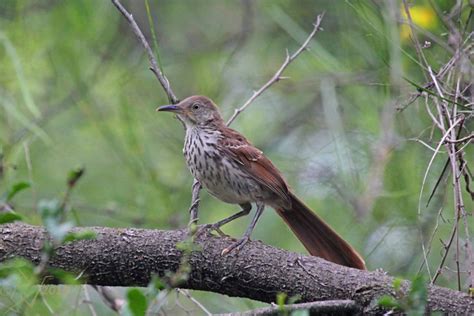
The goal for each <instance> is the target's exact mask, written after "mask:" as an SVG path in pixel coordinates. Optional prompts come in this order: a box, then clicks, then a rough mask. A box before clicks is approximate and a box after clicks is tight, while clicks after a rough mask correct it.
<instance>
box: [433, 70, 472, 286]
mask: <svg viewBox="0 0 474 316" xmlns="http://www.w3.org/2000/svg"><path fill="white" fill-rule="evenodd" d="M428 71H429V74H430V76H431V78H432V80H433V83H434V84H435V87H436V90H437V92H438V95H439V97H440V98H442V99H444V95H443V92H442V90H441V87H440V85H439V83H438V81H437V79H436V76H435V75H434V74H433V72H432V70H431V68H428ZM442 104H443V109H439V106H438V111H439V115H440V116H441V115H442V114H443V113H444V115H445V116H446V117H447V121H448V123H449V124H450V128H449V130H450V131H449V133H450V134H451V139H456V137H457V136H456V132H455V129H454V128H452V127H455V126H456V125H457V123H456V122H453V119H454V117H451V115H450V113H449V110H448V109H447V107H446V102H445V101H442ZM455 109H456V108H454V110H455ZM453 114H455V112H454V113H453ZM459 120H462V121H464V116H463V115H461V117H460V118H459V119H458V120H457V121H459ZM446 134H448V131H447V132H446ZM446 149H447V150H448V155H449V160H450V163H451V169H452V171H451V172H452V176H453V191H454V192H453V193H454V209H455V210H456V223H455V225H458V223H459V219H460V217H462V218H463V221H464V226H465V235H466V252H467V258H468V261H469V269H468V275H469V283H470V287H472V285H473V283H474V280H473V277H474V275H473V274H474V271H473V270H474V258H473V257H474V256H473V253H472V245H471V242H470V238H469V229H468V224H467V219H466V216H467V215H466V211H465V209H464V201H463V197H462V193H461V184H460V183H459V179H460V176H459V177H458V171H459V168H458V164H457V159H456V157H457V153H456V152H457V149H456V145H455V144H454V143H447V144H446ZM456 231H457V229H456ZM453 232H454V231H453ZM457 236H458V238H459V233H457ZM457 242H458V241H457ZM457 249H458V251H457V252H456V264H457V267H458V269H457V276H458V287H459V288H460V287H461V284H460V282H461V281H460V270H459V259H458V258H459V248H458V247H457ZM448 251H449V248H448V249H446V253H447V252H448ZM441 267H442V266H441V265H440V268H441ZM438 271H439V270H438Z"/></svg>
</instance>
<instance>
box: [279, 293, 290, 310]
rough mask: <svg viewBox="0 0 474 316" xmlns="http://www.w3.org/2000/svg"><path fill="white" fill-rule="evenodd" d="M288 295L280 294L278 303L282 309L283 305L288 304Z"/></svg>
mask: <svg viewBox="0 0 474 316" xmlns="http://www.w3.org/2000/svg"><path fill="white" fill-rule="evenodd" d="M287 297H288V295H287V294H286V293H278V294H277V297H276V303H277V305H278V306H279V307H280V308H283V305H285V303H286V298H287Z"/></svg>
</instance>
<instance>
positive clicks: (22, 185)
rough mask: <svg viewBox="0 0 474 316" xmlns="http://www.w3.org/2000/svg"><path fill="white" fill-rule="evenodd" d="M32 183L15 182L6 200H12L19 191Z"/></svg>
mask: <svg viewBox="0 0 474 316" xmlns="http://www.w3.org/2000/svg"><path fill="white" fill-rule="evenodd" d="M30 186H31V184H30V183H29V182H26V181H21V182H18V183H15V184H14V185H13V186H12V188H11V189H10V190H9V191H8V193H7V198H6V201H7V202H8V201H10V200H11V199H12V198H13V197H14V196H15V195H16V194H17V193H19V192H21V191H23V190H25V189H27V188H29V187H30Z"/></svg>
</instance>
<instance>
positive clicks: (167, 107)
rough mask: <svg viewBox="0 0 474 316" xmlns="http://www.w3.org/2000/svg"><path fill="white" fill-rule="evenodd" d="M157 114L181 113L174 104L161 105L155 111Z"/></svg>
mask: <svg viewBox="0 0 474 316" xmlns="http://www.w3.org/2000/svg"><path fill="white" fill-rule="evenodd" d="M156 111H157V112H181V108H180V107H179V106H177V105H176V104H170V105H163V106H160V107H159V108H157V109H156Z"/></svg>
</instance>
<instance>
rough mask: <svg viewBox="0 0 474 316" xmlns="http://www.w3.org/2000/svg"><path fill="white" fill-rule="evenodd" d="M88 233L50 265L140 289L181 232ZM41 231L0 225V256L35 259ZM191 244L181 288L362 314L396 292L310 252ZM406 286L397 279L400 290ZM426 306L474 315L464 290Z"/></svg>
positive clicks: (172, 266)
mask: <svg viewBox="0 0 474 316" xmlns="http://www.w3.org/2000/svg"><path fill="white" fill-rule="evenodd" d="M85 229H87V230H92V231H94V232H95V233H96V234H97V238H96V239H95V240H82V241H76V242H72V243H68V244H66V245H63V246H61V247H59V248H57V249H56V252H55V255H54V256H52V257H51V259H50V261H49V267H54V268H60V269H63V270H65V271H69V272H73V273H77V274H81V275H84V276H85V277H86V278H87V280H86V281H85V282H87V283H88V284H94V285H108V286H147V285H148V283H149V282H150V279H151V275H152V274H157V275H158V276H160V277H162V278H165V276H166V275H167V272H170V271H172V272H173V271H176V270H177V269H178V268H179V266H180V263H181V257H182V253H181V251H180V250H178V249H177V247H176V244H177V243H179V242H181V241H183V240H185V239H186V238H187V237H188V235H187V231H186V230H174V231H162V230H146V229H132V228H105V227H91V228H74V229H73V231H75V232H79V231H83V230H85ZM45 238H47V234H46V232H45V230H44V229H43V228H42V227H37V226H30V225H25V224H8V225H2V226H0V261H5V260H7V259H10V258H13V257H17V256H19V257H23V258H26V259H28V260H31V261H32V262H33V263H35V264H38V263H39V262H40V261H41V249H42V244H43V242H44V240H45ZM196 242H197V243H198V244H199V245H200V246H201V247H202V251H193V252H192V253H191V255H190V256H189V264H190V266H191V272H190V273H189V278H188V279H187V281H185V282H184V283H183V284H182V285H181V286H180V287H182V288H187V289H194V290H203V291H211V292H215V293H221V294H225V295H229V296H240V297H247V298H251V299H254V300H258V301H262V302H273V301H275V298H276V296H277V294H278V293H282V292H283V293H287V295H288V297H292V296H295V295H298V296H299V297H300V298H301V299H300V302H303V303H304V302H313V301H322V300H353V301H354V302H355V303H356V304H357V305H358V306H360V307H361V308H362V310H363V312H376V311H380V310H379V309H378V307H377V304H376V302H377V299H378V298H379V297H380V296H382V295H384V294H390V295H395V291H394V290H393V287H392V284H393V280H394V278H393V277H390V276H388V275H386V274H385V273H383V272H369V271H362V270H357V269H351V268H347V267H344V266H339V265H336V264H334V263H331V262H327V261H325V260H323V259H320V258H317V257H310V256H305V255H301V254H297V253H292V252H288V251H284V250H280V249H276V248H273V247H270V246H267V245H264V244H263V243H261V242H259V241H254V242H250V243H249V244H248V245H246V247H245V248H244V249H243V250H242V251H241V252H240V253H231V254H228V255H226V256H221V251H222V249H224V248H225V247H227V246H229V245H230V244H231V243H232V240H231V239H228V238H222V237H216V236H211V235H209V234H201V236H199V237H198V238H197V240H196ZM409 286H410V283H409V282H408V281H405V282H403V286H402V289H401V291H400V293H402V294H401V295H405V294H406V293H407V292H408V289H409ZM428 293H429V298H428V307H429V309H430V310H431V311H441V312H445V313H459V314H469V313H474V300H473V299H472V298H470V297H469V296H468V295H467V294H464V293H461V292H458V291H454V290H451V289H446V288H442V287H438V286H429V288H428Z"/></svg>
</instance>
